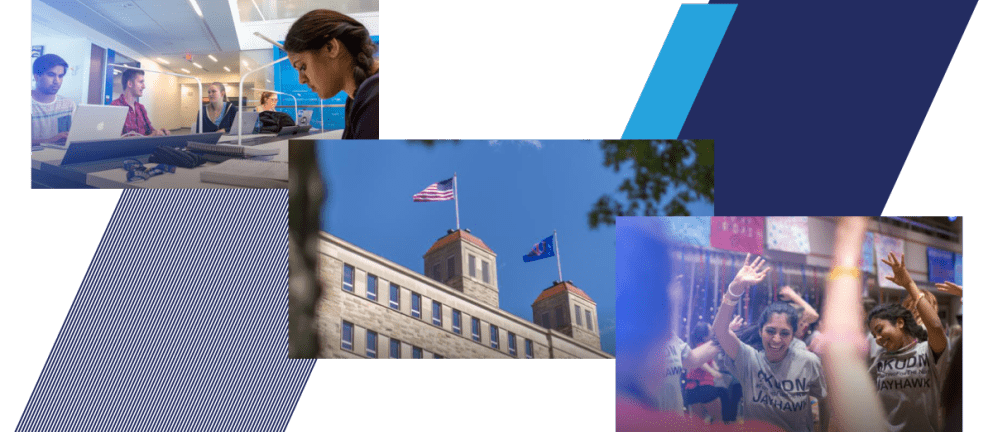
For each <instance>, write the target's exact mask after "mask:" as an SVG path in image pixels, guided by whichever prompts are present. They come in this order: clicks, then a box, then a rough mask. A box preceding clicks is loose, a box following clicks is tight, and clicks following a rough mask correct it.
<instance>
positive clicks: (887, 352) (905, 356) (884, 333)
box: [868, 252, 948, 432]
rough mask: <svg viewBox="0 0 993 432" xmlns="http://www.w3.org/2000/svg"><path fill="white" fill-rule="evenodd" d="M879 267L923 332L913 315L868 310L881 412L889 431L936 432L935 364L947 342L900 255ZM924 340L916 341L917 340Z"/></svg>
mask: <svg viewBox="0 0 993 432" xmlns="http://www.w3.org/2000/svg"><path fill="white" fill-rule="evenodd" d="M883 263H884V264H886V265H888V266H890V268H892V269H893V276H887V277H886V279H888V280H890V281H892V282H893V283H895V284H897V285H899V286H901V287H903V288H904V289H906V290H907V293H908V294H909V295H910V297H911V298H913V299H916V300H915V301H914V302H913V306H912V307H913V308H915V309H916V310H917V312H918V313H920V317H921V320H922V321H923V322H924V327H925V328H926V336H925V333H924V330H922V329H921V328H920V326H919V325H918V324H917V321H916V320H915V319H914V316H913V314H911V312H910V311H909V310H907V309H905V308H904V307H902V306H900V305H895V304H882V305H879V306H876V307H875V308H873V310H872V311H870V312H869V316H868V324H869V329H870V330H872V334H873V335H874V336H875V337H876V342H877V343H878V344H879V346H881V347H883V350H882V351H881V352H880V353H879V354H878V355H877V356H876V358H875V359H874V360H873V362H872V363H871V365H870V366H869V374H870V376H871V377H872V379H873V380H874V381H875V382H876V388H877V389H878V392H879V397H880V400H881V401H882V405H883V412H884V413H885V415H886V420H887V423H888V425H889V430H890V431H911V430H913V431H927V432H937V431H940V430H942V429H941V427H942V424H941V423H942V421H941V416H940V410H939V400H940V399H939V396H940V393H939V392H940V388H939V387H940V383H941V382H942V378H943V377H941V376H939V375H941V374H940V373H939V371H940V370H941V369H942V367H941V366H939V365H938V364H937V363H938V361H939V359H940V358H941V357H942V353H944V352H945V348H946V347H947V345H948V340H947V339H946V337H945V333H944V331H943V330H942V328H941V321H940V320H939V319H938V313H937V311H935V310H934V308H933V307H932V306H931V304H930V303H928V302H927V301H921V299H923V298H924V294H923V293H922V292H921V290H920V289H919V288H918V287H917V284H916V283H915V282H914V280H913V279H911V277H910V272H909V271H907V267H906V265H905V264H904V259H903V256H902V255H901V256H900V259H899V261H898V260H897V257H896V255H895V254H893V253H892V252H891V253H890V254H889V256H888V257H887V258H885V259H883ZM925 337H926V339H927V341H926V342H922V340H923V339H925Z"/></svg>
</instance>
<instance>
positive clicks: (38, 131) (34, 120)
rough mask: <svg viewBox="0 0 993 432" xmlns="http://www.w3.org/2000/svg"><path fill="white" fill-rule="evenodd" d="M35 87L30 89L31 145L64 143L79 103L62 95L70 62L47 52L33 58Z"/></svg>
mask: <svg viewBox="0 0 993 432" xmlns="http://www.w3.org/2000/svg"><path fill="white" fill-rule="evenodd" d="M33 69H34V82H35V88H34V90H31V145H40V144H42V143H55V142H62V143H63V144H64V143H65V140H66V137H68V136H69V126H70V124H71V120H72V113H73V112H75V111H76V103H75V102H73V100H72V99H69V98H65V97H62V96H59V95H58V93H59V89H60V88H62V78H63V77H65V75H66V70H68V69H69V64H68V63H66V61H65V60H63V59H62V57H59V56H57V55H55V54H45V55H43V56H41V57H38V58H37V59H35V61H34V65H33Z"/></svg>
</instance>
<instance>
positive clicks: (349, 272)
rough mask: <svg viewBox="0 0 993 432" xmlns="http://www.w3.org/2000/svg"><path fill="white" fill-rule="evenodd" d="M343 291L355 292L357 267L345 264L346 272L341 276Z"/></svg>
mask: <svg viewBox="0 0 993 432" xmlns="http://www.w3.org/2000/svg"><path fill="white" fill-rule="evenodd" d="M341 289H343V290H345V291H348V292H355V267H352V266H350V265H348V264H345V271H344V272H343V273H342V275H341Z"/></svg>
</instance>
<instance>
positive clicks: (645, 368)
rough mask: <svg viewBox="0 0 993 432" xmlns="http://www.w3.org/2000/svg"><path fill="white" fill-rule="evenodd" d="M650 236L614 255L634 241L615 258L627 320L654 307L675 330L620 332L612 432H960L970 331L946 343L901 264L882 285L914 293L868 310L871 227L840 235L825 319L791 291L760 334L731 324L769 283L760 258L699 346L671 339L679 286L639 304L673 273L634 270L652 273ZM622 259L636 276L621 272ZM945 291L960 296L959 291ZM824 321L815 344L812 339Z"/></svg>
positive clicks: (892, 262) (842, 227)
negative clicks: (865, 275)
mask: <svg viewBox="0 0 993 432" xmlns="http://www.w3.org/2000/svg"><path fill="white" fill-rule="evenodd" d="M651 229H652V228H646V227H644V226H630V227H623V226H622V225H621V224H620V223H619V225H618V230H619V231H618V234H619V238H618V244H621V238H620V237H621V232H622V231H625V232H626V233H632V234H631V237H630V238H629V239H628V243H626V244H629V245H630V246H631V247H626V248H624V249H627V250H626V251H624V252H622V248H618V261H617V262H618V309H619V310H618V312H619V316H620V313H621V312H622V309H628V311H627V312H626V313H645V312H647V311H649V310H651V309H652V308H653V307H652V306H651V304H652V301H653V300H654V301H655V302H659V301H661V302H664V303H655V305H656V306H655V308H656V310H657V309H659V307H658V305H659V304H663V305H665V306H666V307H664V308H661V309H663V316H669V317H670V319H664V320H662V321H663V322H662V323H660V324H659V325H652V324H649V323H648V322H646V321H639V320H640V319H638V320H634V321H632V322H631V323H629V325H632V326H633V325H641V326H648V327H650V328H653V329H654V330H655V331H661V332H662V333H660V334H664V335H666V336H665V337H654V338H653V337H651V336H649V335H644V334H642V335H635V334H632V332H630V330H631V328H630V327H629V328H628V329H626V330H627V331H625V332H622V331H621V326H620V324H619V326H618V332H619V334H618V356H617V359H618V360H617V361H618V383H617V385H618V396H617V430H619V431H635V430H693V429H700V428H704V427H706V428H708V430H786V431H812V430H814V429H815V427H817V426H818V425H819V426H820V428H821V430H838V431H853V432H854V431H875V430H889V431H930V432H938V431H957V430H961V428H962V416H961V412H962V410H961V397H960V395H961V376H962V375H961V354H962V350H961V344H962V339H961V327H959V326H956V327H954V328H951V329H949V330H951V331H950V332H949V333H947V334H946V330H945V329H944V328H943V327H942V325H941V322H940V320H939V318H938V313H937V302H936V299H935V298H934V295H933V294H931V293H928V292H927V291H923V290H921V289H920V288H918V287H917V285H916V283H914V281H913V279H912V278H911V277H910V273H909V272H908V271H907V268H906V266H905V265H904V262H903V257H902V256H900V257H898V256H895V255H894V254H890V255H889V256H888V257H886V258H885V259H884V260H883V262H884V263H885V264H886V265H888V266H889V267H890V271H891V272H892V276H888V277H887V279H889V280H891V281H893V282H894V283H896V284H897V285H899V286H901V287H903V289H904V290H905V291H906V293H907V296H906V299H905V300H904V301H903V302H902V304H881V305H876V304H874V301H871V300H868V299H863V298H862V296H861V276H860V271H859V269H858V267H857V265H858V257H859V255H860V253H861V252H860V251H861V244H862V236H863V235H864V229H865V221H864V220H862V219H860V218H843V219H842V220H841V221H840V223H839V226H838V230H837V232H836V237H835V253H834V261H833V267H832V270H831V273H830V276H829V277H828V283H827V288H826V290H825V294H826V295H825V301H824V304H823V308H822V313H821V314H823V318H821V314H818V312H817V311H816V310H815V309H814V308H813V307H811V306H810V305H809V304H807V303H806V302H805V301H804V300H803V298H802V297H800V296H799V295H797V294H796V292H794V291H793V289H792V288H790V287H782V288H781V289H780V291H779V295H780V301H775V302H773V303H771V304H770V305H768V306H767V307H766V308H765V310H764V311H763V312H762V313H761V315H760V316H759V317H758V319H757V320H756V321H755V322H754V323H751V325H748V326H744V325H743V322H742V321H743V320H742V319H741V318H740V317H733V316H732V315H733V311H734V309H735V306H736V305H737V303H738V302H739V300H740V299H741V297H742V295H744V294H745V292H746V291H747V290H749V289H751V287H752V286H754V285H756V284H758V283H759V282H761V281H763V280H764V279H765V277H766V274H767V273H768V272H769V269H768V268H767V267H765V266H764V265H765V261H764V260H763V259H762V258H760V257H755V258H754V259H752V258H751V257H750V256H749V257H748V258H746V261H745V264H744V266H743V267H742V268H741V269H740V270H739V271H738V273H737V274H736V276H735V278H734V280H733V281H732V282H731V283H730V284H729V286H728V287H727V290H726V292H725V293H724V296H723V299H722V301H721V304H720V306H719V308H718V310H717V312H716V315H715V318H714V322H713V326H712V328H713V330H712V331H711V326H710V325H708V324H706V323H700V324H698V325H697V326H696V327H695V328H694V329H693V332H692V333H691V335H690V344H687V343H685V342H683V341H682V340H680V339H679V338H678V337H677V336H676V334H675V332H674V331H673V328H674V325H673V324H674V323H675V322H677V319H678V318H677V317H676V316H675V315H676V314H675V313H674V312H672V311H673V308H672V306H671V305H673V304H680V303H679V302H680V298H681V295H680V293H681V292H682V291H683V289H684V288H683V287H682V278H681V277H680V276H676V277H674V278H672V281H671V283H669V288H668V289H666V290H662V291H664V294H663V295H661V296H658V295H656V296H655V297H645V296H644V295H638V294H636V293H637V292H638V291H637V289H636V288H635V286H637V285H639V284H644V283H647V282H648V280H649V279H651V278H656V277H660V276H661V277H660V279H663V280H664V279H667V278H666V275H667V273H666V272H665V271H660V270H659V269H658V268H659V267H667V265H666V264H665V263H663V264H662V265H660V264H659V263H657V262H656V263H653V264H651V265H650V267H651V268H653V269H651V270H638V269H636V268H634V267H633V266H636V265H638V264H639V261H640V264H641V265H645V264H646V263H645V262H644V261H645V258H644V257H643V256H642V255H640V253H649V249H652V248H656V249H657V248H658V246H657V245H654V246H653V245H652V244H651V243H652V240H651V238H652V237H653V236H654V237H657V233H656V234H653V233H652V232H651ZM625 235H628V234H625ZM639 235H640V236H641V237H643V238H641V239H639ZM646 239H647V240H646ZM654 256H655V257H658V255H657V254H656V255H654ZM622 259H630V260H631V261H632V262H630V263H625V264H623V265H622V262H624V261H622ZM622 284H624V286H627V285H628V284H633V285H631V287H630V288H624V287H623V286H622ZM644 286H650V285H641V287H642V289H644ZM656 286H657V282H656ZM938 288H939V289H940V290H942V291H945V292H949V293H952V294H955V295H959V296H961V294H962V288H961V287H959V286H957V285H955V284H953V283H950V282H945V283H942V284H939V285H938ZM637 297H641V298H640V299H639V298H637ZM628 302H639V303H635V304H634V306H631V305H625V304H627V303H628ZM657 315H658V313H657V312H656V313H655V316H657ZM818 321H819V323H820V328H819V330H818V331H810V329H811V327H812V325H813V324H814V323H816V322H818ZM625 333H626V334H625ZM622 338H624V339H626V340H627V343H624V346H623V347H622V342H623V340H622ZM622 348H623V349H622ZM683 373H685V375H682V374H683ZM683 376H685V379H683ZM681 379H682V381H681ZM681 382H682V383H683V384H682V385H680V383H681ZM684 395H685V399H684ZM739 401H741V403H740V410H739ZM684 407H686V411H688V412H689V413H690V415H687V414H686V413H685V411H684ZM711 423H713V424H711ZM705 425H706V426H705Z"/></svg>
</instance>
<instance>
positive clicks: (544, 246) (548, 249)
mask: <svg viewBox="0 0 993 432" xmlns="http://www.w3.org/2000/svg"><path fill="white" fill-rule="evenodd" d="M553 237H555V236H554V235H550V236H548V238H546V239H544V240H542V241H540V242H538V243H535V245H534V247H532V248H531V252H529V253H528V254H527V255H524V262H531V261H537V260H540V259H542V258H548V257H553V256H555V246H554V245H555V240H554V238H553Z"/></svg>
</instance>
